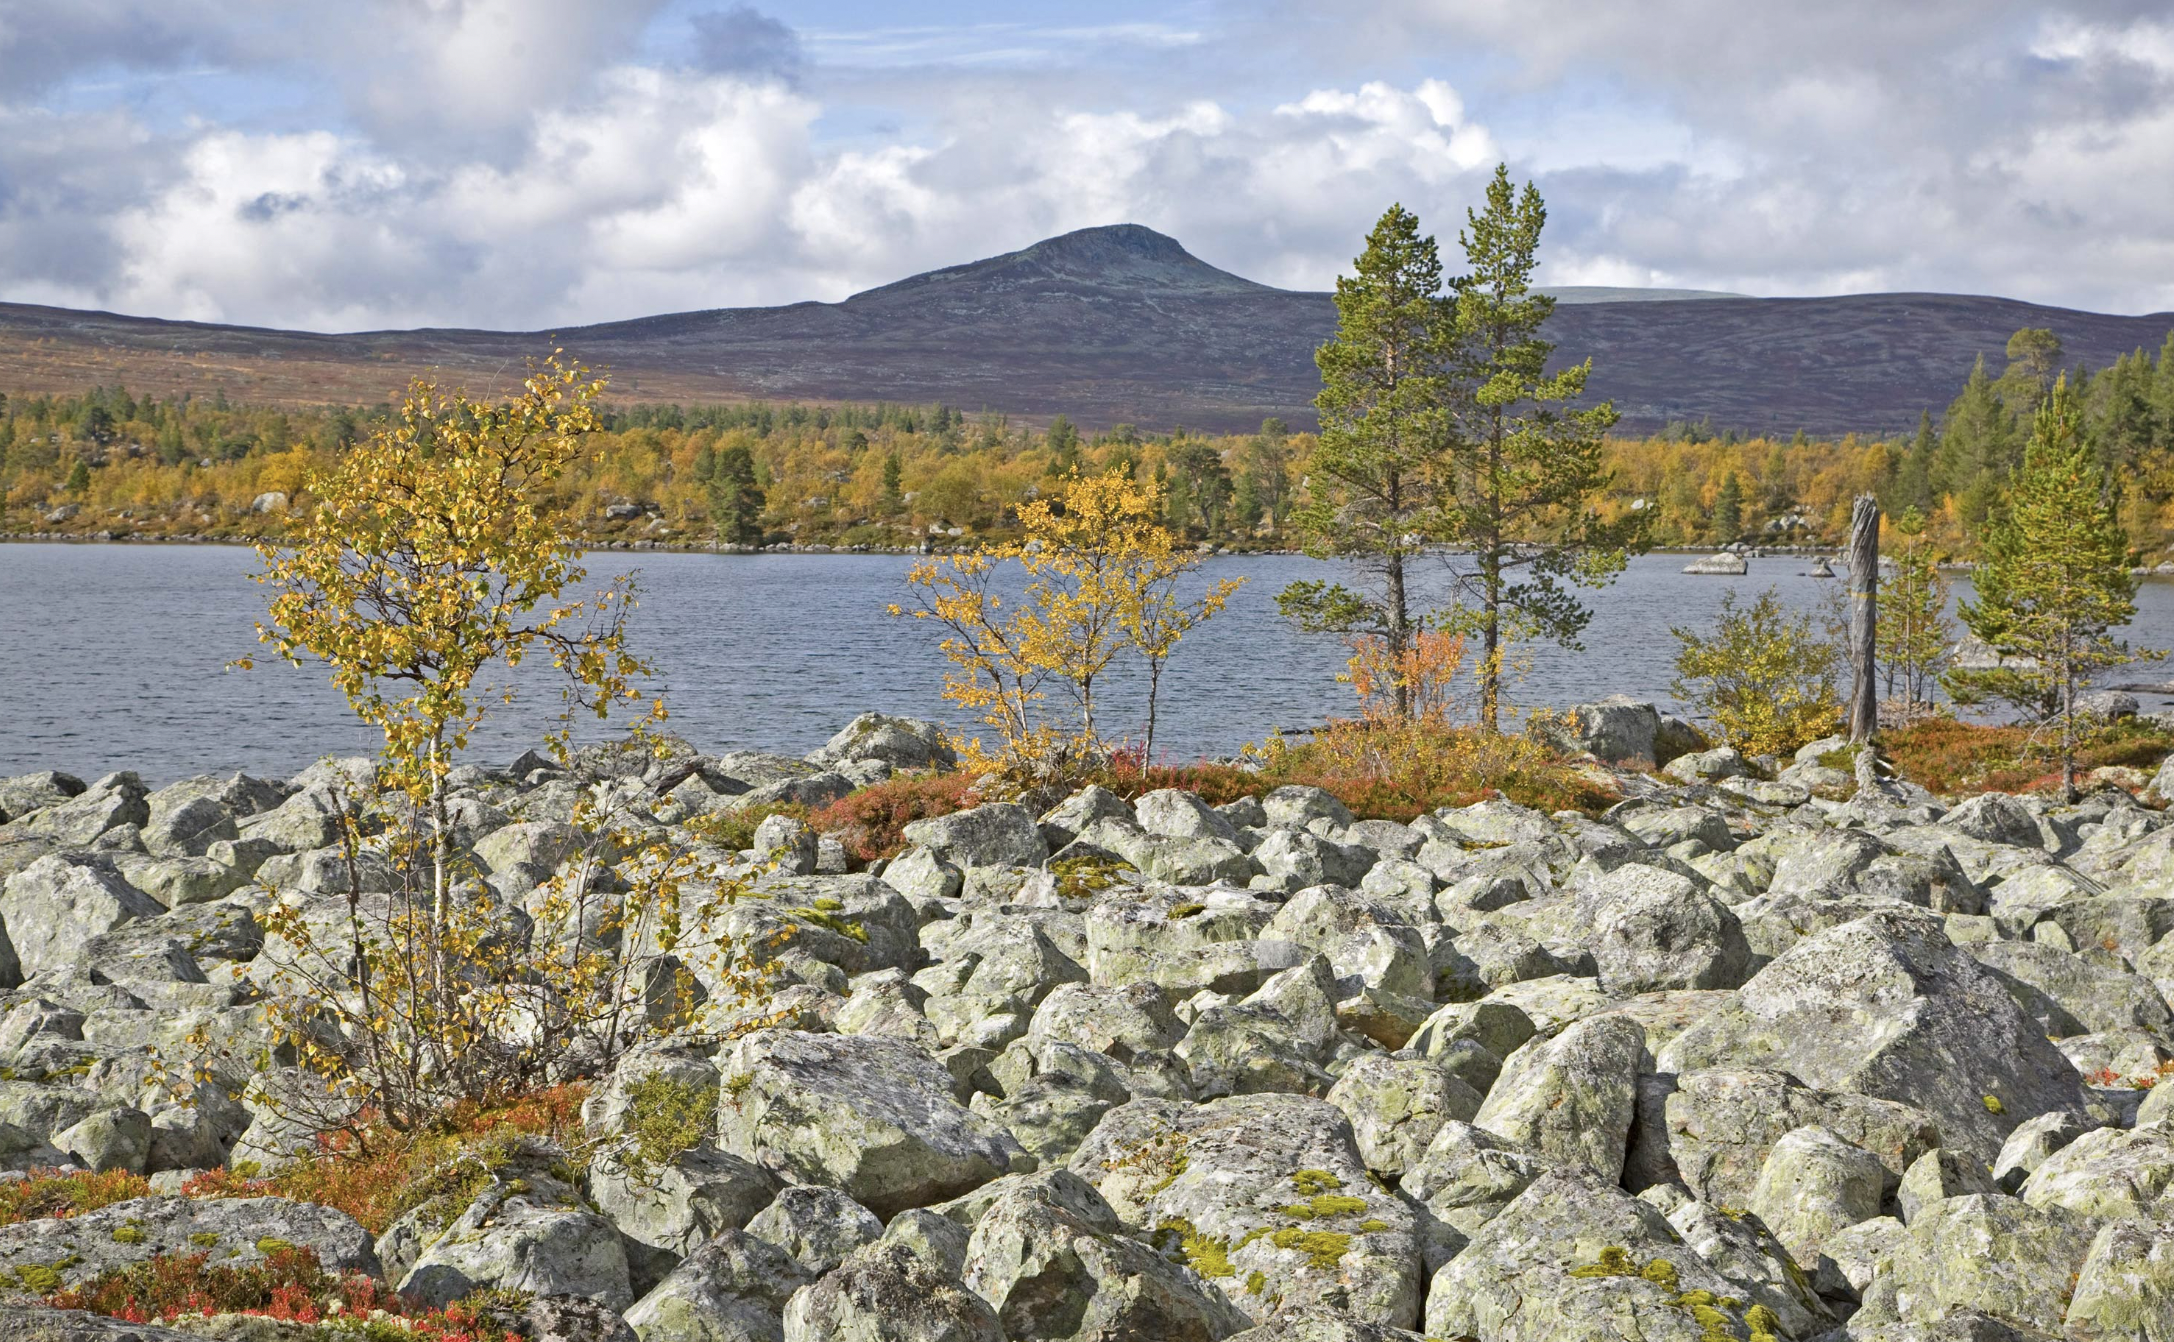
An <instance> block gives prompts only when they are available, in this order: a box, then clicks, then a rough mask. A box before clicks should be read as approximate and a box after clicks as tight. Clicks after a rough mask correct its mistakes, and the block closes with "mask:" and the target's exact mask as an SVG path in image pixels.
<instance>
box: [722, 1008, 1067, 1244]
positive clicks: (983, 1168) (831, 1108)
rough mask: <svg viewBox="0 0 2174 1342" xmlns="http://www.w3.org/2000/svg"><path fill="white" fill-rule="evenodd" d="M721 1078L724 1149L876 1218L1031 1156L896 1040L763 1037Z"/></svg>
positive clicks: (740, 1052)
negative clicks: (830, 1191)
mask: <svg viewBox="0 0 2174 1342" xmlns="http://www.w3.org/2000/svg"><path fill="white" fill-rule="evenodd" d="M720 1071H721V1072H722V1073H723V1077H724V1080H723V1094H722V1097H721V1099H720V1107H719V1115H718V1119H719V1122H718V1127H719V1134H720V1142H719V1144H720V1145H721V1146H723V1147H724V1148H725V1149H726V1150H727V1151H730V1152H731V1153H733V1154H735V1155H738V1156H741V1157H743V1158H745V1159H748V1160H751V1161H753V1162H755V1163H756V1164H758V1165H760V1166H762V1167H764V1168H765V1169H769V1170H772V1171H774V1172H776V1173H778V1174H780V1175H782V1176H784V1177H785V1178H787V1179H789V1180H792V1181H795V1182H804V1183H821V1184H828V1185H830V1186H832V1187H836V1188H839V1189H842V1190H843V1191H844V1192H845V1193H846V1194H847V1195H849V1196H850V1197H852V1198H853V1199H854V1200H855V1201H857V1202H859V1203H861V1204H862V1205H863V1206H866V1207H868V1208H870V1209H872V1210H874V1211H876V1212H877V1213H878V1214H881V1215H890V1214H892V1213H894V1212H898V1211H903V1210H905V1209H906V1208H908V1207H923V1206H927V1205H929V1204H930V1203H933V1202H941V1201H943V1200H944V1199H946V1198H950V1197H956V1196H958V1195H959V1194H960V1193H963V1192H966V1191H967V1190H968V1189H971V1188H973V1187H975V1186H977V1185H979V1184H983V1183H986V1182H988V1181H989V1180H991V1179H994V1178H996V1177H997V1176H998V1175H1000V1174H1005V1173H1008V1172H1011V1171H1012V1170H1014V1169H1021V1168H1026V1167H1028V1166H1029V1164H1030V1163H1031V1161H1032V1159H1033V1157H1031V1156H1029V1155H1028V1154H1027V1153H1026V1151H1025V1149H1024V1148H1022V1147H1021V1146H1020V1145H1019V1143H1018V1142H1017V1141H1015V1140H1013V1139H1012V1137H1011V1136H1010V1134H1008V1133H1006V1132H1004V1131H1003V1130H1002V1129H1001V1128H998V1127H996V1126H995V1125H993V1124H991V1123H989V1122H988V1121H987V1120H985V1119H983V1118H981V1117H980V1116H978V1115H976V1114H973V1113H971V1112H969V1111H968V1110H967V1109H966V1108H964V1107H963V1106H961V1105H960V1104H959V1103H958V1102H957V1101H956V1100H955V1099H953V1098H952V1093H951V1077H950V1074H949V1073H948V1072H946V1071H945V1070H944V1068H943V1066H942V1064H940V1063H938V1062H936V1061H935V1060H934V1059H932V1058H930V1057H929V1056H928V1055H927V1054H926V1053H923V1052H922V1051H921V1050H919V1049H917V1048H915V1047H914V1046H912V1045H911V1044H907V1043H904V1042H901V1041H898V1040H891V1039H880V1038H872V1037H866V1036H860V1037H844V1036H829V1035H816V1034H808V1033H804V1032H801V1031H792V1030H764V1031H761V1032H759V1033H756V1034H752V1035H749V1036H748V1037H746V1038H745V1039H742V1040H741V1041H740V1042H739V1043H738V1044H737V1045H735V1046H734V1047H733V1050H732V1052H731V1054H730V1055H729V1057H728V1060H727V1061H725V1062H724V1063H723V1064H722V1065H721V1067H720Z"/></svg>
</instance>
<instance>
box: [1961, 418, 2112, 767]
mask: <svg viewBox="0 0 2174 1342" xmlns="http://www.w3.org/2000/svg"><path fill="white" fill-rule="evenodd" d="M2081 421H2082V416H2081V414H2080V413H2079V412H2078V409H2077V406H2076V401H2075V397H2074V395H2073V394H2072V393H2071V392H2070V391H2069V389H2068V382H2067V379H2066V378H2062V379H2060V380H2058V381H2056V382H2055V383H2054V385H2053V391H2052V394H2051V395H2050V396H2048V397H2047V399H2046V402H2045V404H2043V405H2041V406H2040V407H2039V408H2038V413H2037V416H2036V420H2035V422H2034V424H2033V425H2032V429H2031V436H2030V441H2029V442H2028V444H2027V445H2026V446H2025V448H2024V453H2023V466H2022V469H2021V470H2019V471H2018V472H2017V473H2016V476H2015V480H2014V483H2013V484H2012V485H2011V486H2010V487H2009V489H2008V492H2007V498H2006V500H2005V503H2006V507H2005V508H2004V509H2003V510H2002V511H2001V513H2000V514H1999V515H1998V516H1997V517H1996V518H1995V520H1994V522H1993V523H1992V525H1991V526H1989V527H1988V528H1987V530H1986V534H1985V541H1984V547H1983V551H1982V556H1981V559H1980V562H1979V565H1978V570H1977V573H1976V574H1975V575H1974V578H1975V582H1976V585H1977V600H1976V601H1975V602H1965V603H1964V604H1963V606H1962V611H1961V614H1962V617H1963V623H1964V624H1965V625H1966V626H1968V627H1969V629H1970V632H1971V633H1973V634H1976V635H1977V636H1978V637H1979V638H1981V639H1983V640H1984V641H1985V643H1986V644H1987V645H1988V646H1990V647H1991V648H1992V649H1993V650H1994V651H1995V652H1997V653H1999V654H2000V655H2001V657H2002V659H2003V661H2004V662H2007V663H2010V664H2007V665H2003V666H2001V667H1999V668H1997V669H1995V670H1991V671H1971V672H1954V673H1951V674H1950V675H1949V677H1948V683H1949V688H1950V690H1951V691H1952V692H1955V693H1956V696H1957V698H1959V699H1963V700H1964V701H1965V702H1971V701H1972V700H1973V699H1974V698H1977V697H1982V696H1983V695H1984V694H1987V693H1990V694H1993V695H1996V696H1998V697H2000V698H2004V699H2008V700H2009V701H2010V702H2013V703H2016V704H2018V705H2019V706H2028V707H2031V708H2033V709H2036V710H2037V711H2039V712H2040V713H2041V714H2042V715H2043V716H2044V717H2045V718H2047V719H2051V720H2057V721H2058V722H2059V724H2060V741H2061V789H2062V793H2063V795H2064V796H2066V797H2068V798H2069V799H2070V800H2074V798H2075V795H2076V721H2075V719H2076V712H2075V709H2076V689H2077V687H2078V686H2079V685H2082V684H2085V683H2087V682H2088V681H2089V679H2090V677H2091V675H2092V673H2093V672H2094V671H2097V670H2098V669H2100V668H2102V667H2107V666H2115V665H2118V664H2120V663H2122V662H2126V661H2130V660H2133V656H2132V654H2131V653H2130V652H2129V650H2128V648H2127V647H2126V645H2123V644H2119V643H2116V642H2115V641H2114V640H2113V638H2112V636H2111V635H2112V631H2113V630H2115V629H2117V628H2119V627H2121V626H2122V625H2124V624H2126V623H2128V621H2129V619H2130V617H2131V616H2133V615H2135V613H2136V578H2135V577H2134V576H2133V575H2131V574H2130V572H2129V557H2128V548H2129V541H2128V537H2127V535H2126V534H2124V533H2123V531H2122V529H2121V526H2120V524H2119V523H2118V522H2117V521H2116V520H2115V516H2114V510H2113V507H2112V505H2111V504H2110V503H2109V502H2108V501H2107V498H2106V488H2105V476H2104V474H2103V473H2102V472H2101V471H2100V469H2099V465H2098V461H2097V459H2096V457H2095V455H2094V454H2093V453H2092V451H2091V448H2090V445H2089V444H2088V443H2086V442H2085V441H2084V440H2083V434H2082V423H2081Z"/></svg>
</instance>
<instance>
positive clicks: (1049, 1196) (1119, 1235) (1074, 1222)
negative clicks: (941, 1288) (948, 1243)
mask: <svg viewBox="0 0 2174 1342" xmlns="http://www.w3.org/2000/svg"><path fill="white" fill-rule="evenodd" d="M964 1276H965V1281H966V1285H967V1286H968V1288H969V1289H971V1290H973V1291H974V1292H975V1293H976V1294H977V1295H979V1296H981V1297H982V1298H983V1299H984V1300H986V1301H988V1302H989V1304H990V1306H991V1307H992V1308H994V1309H995V1310H996V1313H997V1318H998V1320H999V1322H1000V1323H1001V1324H1002V1326H1003V1329H1004V1335H1005V1337H1006V1338H1008V1339H1010V1342H1029V1340H1030V1339H1032V1340H1033V1342H1043V1340H1044V1339H1047V1342H1060V1340H1061V1342H1087V1340H1088V1339H1097V1340H1099V1339H1110V1340H1111V1342H1115V1339H1119V1338H1133V1337H1138V1338H1150V1337H1152V1338H1155V1339H1158V1342H1161V1340H1162V1339H1168V1342H1217V1339H1220V1338H1223V1337H1227V1336H1229V1335H1230V1334H1232V1333H1235V1332H1238V1331H1239V1330H1241V1329H1244V1328H1245V1327H1247V1325H1248V1322H1249V1321H1248V1319H1247V1318H1246V1316H1245V1314H1244V1313H1242V1312H1240V1311H1239V1309H1238V1308H1237V1307H1236V1306H1234V1305H1232V1304H1231V1302H1230V1301H1229V1299H1227V1298H1226V1297H1225V1295H1224V1292H1223V1291H1222V1290H1221V1289H1219V1288H1218V1287H1217V1286H1216V1285H1214V1284H1211V1283H1210V1282H1209V1281H1207V1280H1206V1279H1204V1278H1203V1277H1202V1276H1201V1275H1200V1274H1199V1273H1198V1272H1196V1271H1194V1270H1193V1269H1192V1268H1189V1267H1186V1266H1184V1265H1182V1264H1179V1263H1175V1262H1172V1261H1171V1260H1170V1259H1168V1258H1166V1257H1164V1256H1163V1255H1161V1254H1159V1253H1156V1252H1155V1251H1154V1250H1153V1249H1151V1248H1149V1247H1148V1246H1147V1245H1145V1244H1143V1243H1141V1242H1140V1241H1139V1240H1137V1239H1134V1238H1132V1237H1130V1236H1128V1235H1126V1234H1125V1233H1123V1226H1122V1224H1121V1223H1120V1222H1119V1221H1118V1218H1117V1213H1116V1211H1115V1210H1113V1209H1112V1208H1111V1207H1110V1204H1109V1203H1108V1202H1107V1201H1105V1200H1104V1199H1103V1197H1102V1195H1101V1194H1099V1193H1097V1192H1096V1191H1095V1190H1094V1188H1093V1187H1091V1186H1090V1185H1089V1184H1087V1182H1086V1181H1085V1180H1083V1179H1081V1178H1080V1177H1079V1176H1078V1175H1076V1174H1073V1173H1072V1172H1070V1171H1068V1170H1052V1171H1049V1172H1046V1173H1041V1174H1032V1175H1028V1176H1026V1177H1025V1178H1024V1179H1022V1180H1016V1181H1014V1180H1007V1181H1005V1186H1004V1187H1003V1189H1002V1191H1001V1192H999V1193H998V1194H997V1196H996V1197H995V1199H994V1200H993V1201H992V1202H991V1203H990V1204H989V1206H988V1208H987V1209H986V1210H985V1211H983V1212H982V1214H981V1216H980V1218H979V1219H978V1220H977V1221H976V1222H975V1225H974V1232H973V1238H972V1239H971V1240H969V1241H968V1243H967V1246H966V1259H965V1272H964ZM1224 1283H1225V1284H1226V1285H1231V1286H1234V1287H1235V1286H1236V1283H1235V1282H1233V1281H1231V1280H1230V1279H1228V1278H1225V1279H1224Z"/></svg>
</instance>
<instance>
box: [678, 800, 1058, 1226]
mask: <svg viewBox="0 0 2174 1342" xmlns="http://www.w3.org/2000/svg"><path fill="white" fill-rule="evenodd" d="M1022 814H1023V813H1022ZM719 1070H720V1071H721V1073H722V1074H723V1082H722V1087H721V1094H720V1099H719V1110H718V1130H719V1134H720V1142H719V1144H720V1145H721V1146H723V1147H724V1148H725V1149H726V1150H727V1151H729V1152H731V1153H732V1154H734V1155H737V1156H740V1157H742V1158H744V1159H747V1160H751V1161H753V1162H754V1163H755V1164H757V1165H760V1166H762V1167H763V1168H765V1169H768V1170H771V1171H773V1172H775V1173H777V1174H779V1175H781V1176H783V1177H784V1178H786V1179H787V1180H789V1181H791V1182H795V1183H817V1184H827V1185H829V1186H831V1187H834V1188H838V1189H841V1190H843V1191H844V1192H845V1193H846V1194H847V1195H848V1196H850V1197H851V1198H853V1200H854V1201H856V1202H859V1203H860V1204H862V1205H863V1206H865V1207H868V1208H870V1209H871V1210H873V1211H875V1212H876V1213H877V1214H878V1215H881V1216H888V1215H891V1214H893V1213H895V1212H899V1211H903V1210H905V1209H906V1208H908V1207H925V1206H928V1205H929V1204H930V1203H934V1202H941V1201H943V1200H944V1199H946V1198H951V1197H956V1196H958V1195H959V1194H961V1193H964V1192H966V1191H968V1190H969V1189H972V1188H974V1187H977V1186H978V1185H980V1184H984V1183H987V1182H988V1181H989V1180H991V1179H994V1178H996V1177H997V1176H998V1175H1000V1174H1005V1173H1009V1172H1011V1171H1012V1170H1014V1169H1022V1168H1027V1167H1029V1166H1030V1165H1031V1163H1032V1160H1033V1157H1031V1156H1029V1155H1028V1154H1027V1152H1026V1150H1025V1149H1024V1148H1023V1147H1021V1146H1020V1145H1019V1143H1018V1142H1017V1141H1015V1140H1013V1138H1012V1137H1011V1135H1010V1134H1009V1133H1006V1132H1004V1131H1003V1130H1002V1129H1001V1128H999V1127H997V1126H996V1125H994V1124H992V1123H990V1122H989V1121H988V1120H986V1119H984V1118H982V1117H980V1116H979V1115H977V1114H974V1113H972V1112H970V1111H969V1110H967V1109H966V1108H965V1107H964V1106H963V1105H961V1104H959V1103H958V1101H957V1100H955V1099H954V1098H952V1083H951V1075H950V1073H949V1072H947V1071H945V1070H944V1067H943V1065H942V1064H941V1063H938V1062H936V1061H935V1060H934V1059H932V1058H931V1057H929V1056H928V1055H927V1054H926V1053H924V1052H922V1051H921V1050H920V1049H918V1048H915V1047H914V1046H913V1045H911V1044H908V1043H905V1042H903V1041H900V1040H895V1039H883V1038H875V1037H869V1036H850V1037H849V1036H840V1035H819V1034H808V1033H804V1032H801V1031H796V1030H764V1031H760V1032H758V1033H756V1034H752V1035H749V1036H747V1037H746V1038H744V1039H742V1040H740V1041H739V1043H738V1044H736V1045H735V1046H734V1047H733V1049H732V1052H731V1053H730V1055H728V1058H727V1060H726V1061H725V1062H724V1063H723V1064H722V1066H721V1067H720V1069H719Z"/></svg>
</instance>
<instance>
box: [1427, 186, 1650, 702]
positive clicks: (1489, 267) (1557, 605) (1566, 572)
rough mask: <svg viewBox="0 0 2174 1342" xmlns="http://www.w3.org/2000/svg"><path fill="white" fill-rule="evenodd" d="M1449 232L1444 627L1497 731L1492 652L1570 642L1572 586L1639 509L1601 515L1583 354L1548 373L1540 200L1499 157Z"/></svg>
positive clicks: (1604, 406)
mask: <svg viewBox="0 0 2174 1342" xmlns="http://www.w3.org/2000/svg"><path fill="white" fill-rule="evenodd" d="M1466 218H1467V224H1466V227H1465V229H1464V230H1463V232H1461V233H1460V234H1459V235H1458V240H1459V241H1460V242H1461V243H1462V244H1463V246H1464V253H1465V261H1466V263H1467V264H1468V265H1469V266H1470V267H1471V269H1470V272H1469V273H1467V274H1465V275H1462V276H1459V277H1458V278H1456V279H1454V280H1452V281H1450V288H1451V289H1452V290H1453V291H1455V293H1456V304H1457V309H1456V315H1457V321H1456V344H1455V352H1454V355H1453V358H1452V362H1451V368H1452V376H1453V377H1454V379H1455V384H1454V385H1455V388H1456V419H1457V440H1458V441H1457V447H1456V489H1455V493H1454V496H1453V497H1451V498H1450V499H1449V500H1448V501H1447V503H1446V506H1445V507H1444V509H1443V520H1444V524H1445V525H1444V527H1443V535H1442V538H1443V540H1444V541H1445V542H1447V543H1448V544H1449V545H1451V546H1453V547H1455V548H1457V549H1459V550H1463V551H1465V552H1466V553H1467V554H1468V555H1469V556H1470V558H1469V561H1468V563H1467V565H1466V566H1464V567H1462V568H1461V569H1460V571H1459V573H1458V580H1457V581H1458V597H1457V611H1456V615H1455V623H1456V624H1457V625H1460V626H1462V627H1463V628H1464V629H1466V630H1468V631H1469V632H1472V633H1475V634H1477V635H1478V637H1479V642H1480V662H1479V676H1480V726H1481V727H1482V728H1483V729H1485V730H1487V731H1494V730H1497V728H1498V720H1499V713H1500V708H1501V701H1502V671H1503V659H1504V654H1505V653H1506V652H1507V651H1508V648H1509V645H1510V644H1511V643H1513V642H1519V641H1524V640H1530V639H1544V640H1547V641H1549V642H1554V643H1558V644H1561V645H1562V646H1564V647H1569V648H1575V647H1577V646H1578V641H1577V640H1578V635H1579V634H1580V633H1581V632H1583V630H1584V628H1585V625H1586V622H1587V621H1588V620H1590V619H1591V618H1592V612H1590V611H1588V610H1587V609H1586V608H1585V606H1584V605H1583V604H1582V603H1581V602H1580V601H1579V600H1578V599H1577V596H1576V595H1575V594H1574V592H1573V591H1572V590H1571V589H1572V588H1573V587H1591V586H1599V585H1601V584H1604V583H1606V582H1608V581H1610V580H1611V579H1612V578H1613V577H1614V575H1615V574H1617V573H1619V572H1621V571H1622V570H1623V567H1624V564H1625V562H1626V553H1627V551H1628V549H1629V547H1630V546H1632V545H1633V544H1635V543H1636V542H1637V540H1638V537H1639V524H1640V522H1641V521H1642V520H1643V519H1642V517H1641V515H1640V514H1637V513H1630V514H1626V515H1625V517H1624V518H1622V519H1621V520H1619V521H1609V520H1606V519H1604V518H1603V517H1602V516H1601V515H1600V513H1599V512H1598V511H1597V510H1596V509H1595V507H1594V503H1595V501H1596V500H1597V499H1598V498H1599V496H1600V494H1601V493H1602V491H1603V490H1605V489H1606V488H1607V486H1608V483H1609V480H1610V478H1611V477H1610V475H1609V472H1608V470H1607V468H1606V467H1605V466H1604V465H1603V464H1602V461H1601V436H1602V435H1603V434H1605V433H1606V432H1607V431H1608V428H1609V426H1611V425H1613V424H1614V423H1615V420H1616V414H1615V407H1614V405H1613V404H1612V403H1609V402H1605V401H1604V402H1602V403H1600V404H1599V405H1595V406H1587V407H1583V408H1580V407H1579V406H1578V405H1577V401H1578V398H1579V397H1580V396H1582V395H1583V394H1584V392H1585V380H1586V378H1587V377H1588V376H1589V375H1590V374H1591V372H1592V368H1593V363H1592V360H1590V359H1587V360H1586V361H1585V362H1583V363H1579V364H1573V365H1571V366H1570V367H1567V368H1564V369H1562V370H1560V371H1558V372H1554V373H1550V372H1548V371H1547V361H1548V356H1549V355H1551V354H1553V353H1554V352H1555V346H1554V345H1552V344H1550V343H1549V342H1547V341H1545V340H1543V339H1541V338H1540V328H1541V326H1542V325H1543V324H1544V323H1545V322H1546V321H1547V319H1548V314H1549V313H1551V312H1553V311H1554V309H1555V300H1554V299H1552V298H1549V297H1547V296H1546V295H1544V294H1537V293H1534V292H1533V291H1532V272H1533V267H1534V265H1535V263H1536V260H1537V253H1538V251H1539V247H1540V230H1541V229H1542V228H1543V227H1544V226H1545V225H1546V223H1547V207H1546V205H1545V204H1543V203H1542V202H1541V200H1540V193H1539V192H1538V191H1536V190H1534V189H1533V187H1532V184H1531V183H1529V182H1528V183H1527V184H1526V185H1525V189H1524V191H1523V192H1522V193H1519V192H1517V191H1515V190H1513V189H1512V187H1511V185H1510V173H1509V169H1508V168H1507V167H1505V166H1498V167H1497V168H1496V169H1495V176H1494V180H1493V181H1491V182H1489V183H1488V185H1487V206H1486V208H1485V209H1484V210H1472V211H1469V212H1468V213H1467V216H1466Z"/></svg>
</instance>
